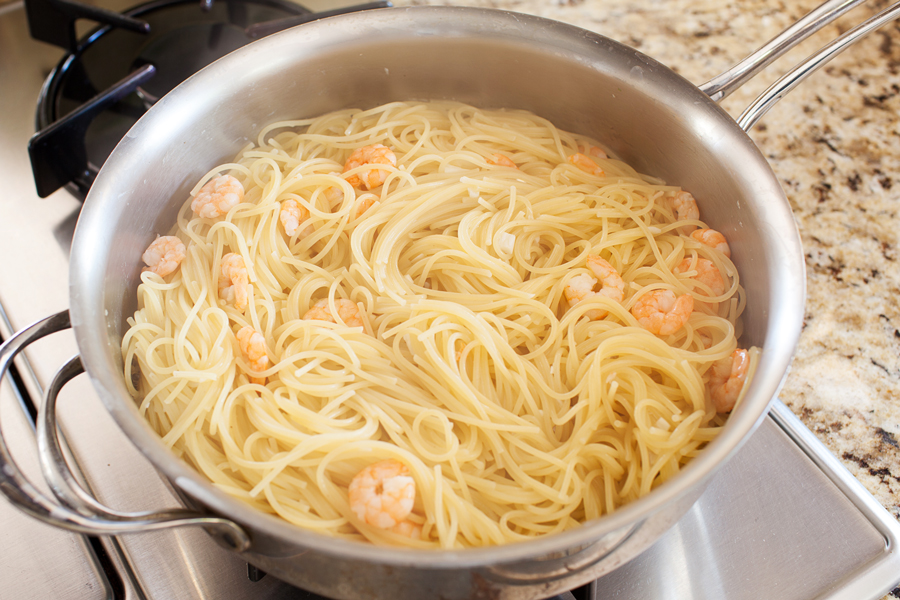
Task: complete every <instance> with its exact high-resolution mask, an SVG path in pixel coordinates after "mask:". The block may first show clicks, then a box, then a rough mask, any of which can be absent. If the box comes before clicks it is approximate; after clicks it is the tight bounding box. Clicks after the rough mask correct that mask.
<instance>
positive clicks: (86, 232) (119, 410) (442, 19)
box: [69, 6, 805, 569]
mask: <svg viewBox="0 0 900 600" xmlns="http://www.w3.org/2000/svg"><path fill="white" fill-rule="evenodd" d="M397 18H401V19H402V18H409V19H413V18H417V19H419V20H420V21H422V22H425V23H429V24H432V25H434V24H443V25H446V26H449V27H450V28H451V29H452V28H453V27H456V26H455V25H452V24H454V23H458V22H467V23H469V22H474V21H477V22H479V23H482V25H481V26H482V27H488V26H497V27H499V28H502V30H503V31H504V32H505V33H506V34H507V35H514V34H515V32H518V34H519V35H520V36H523V37H519V38H517V39H516V40H514V41H518V42H519V43H520V44H521V43H539V44H544V45H546V46H547V47H548V48H566V49H568V48H572V47H575V48H577V49H578V50H579V51H580V52H582V53H583V58H582V60H583V61H586V62H590V64H591V65H597V66H599V65H600V63H601V62H602V61H604V60H609V59H608V58H604V57H606V56H607V55H609V54H611V53H612V54H613V55H615V56H616V57H619V56H624V55H628V56H629V57H630V58H631V59H632V60H637V61H639V62H640V63H641V64H642V65H645V73H644V74H643V77H644V78H647V77H649V76H650V75H652V77H654V78H655V80H657V79H660V78H661V79H663V80H664V81H665V83H666V85H668V86H673V90H674V92H675V93H677V94H688V95H691V96H692V97H693V98H694V102H695V103H696V104H697V105H699V106H701V107H702V108H700V109H698V110H704V111H706V112H707V113H709V115H710V116H709V118H711V119H713V120H714V121H715V122H716V124H717V125H718V126H722V127H726V128H729V129H732V130H733V132H734V133H735V134H738V133H739V134H740V136H742V141H743V143H742V144H741V145H739V146H738V147H736V148H734V149H733V151H734V152H737V153H739V154H741V158H742V159H744V158H745V159H746V160H747V161H749V163H752V165H751V166H752V168H753V169H754V170H755V169H758V168H759V167H763V168H764V169H765V170H766V171H767V172H768V175H769V177H768V181H762V182H759V183H758V184H755V189H756V190H757V191H758V193H759V194H762V195H764V196H763V197H765V198H766V200H765V203H766V207H767V208H766V211H767V212H773V213H777V214H776V216H777V218H776V219H770V221H771V222H770V223H768V224H769V225H770V227H769V228H768V229H767V230H766V231H765V232H764V233H763V235H764V237H765V239H766V240H767V241H768V242H770V245H769V247H767V248H766V249H765V251H766V252H767V253H769V254H772V257H771V261H772V265H773V266H772V267H770V271H771V269H773V268H774V269H781V270H783V271H785V272H786V273H788V274H790V275H792V276H793V278H794V279H795V280H794V281H788V282H787V283H786V284H785V285H784V286H783V287H779V286H775V285H773V286H772V289H771V290H770V293H769V301H770V306H774V305H775V303H778V305H779V306H780V309H779V310H778V311H774V310H772V311H769V314H768V315H767V327H766V332H767V333H766V341H767V343H768V344H769V345H767V346H764V348H765V351H764V352H763V353H762V355H761V361H760V368H759V369H758V371H757V374H756V376H755V377H754V379H753V380H752V381H751V383H750V389H748V390H747V393H746V395H745V398H744V402H743V403H742V405H741V406H739V407H738V408H737V409H736V410H735V412H734V413H733V414H732V416H731V417H730V418H729V424H728V426H726V427H725V428H724V429H723V430H722V432H721V433H720V434H719V435H718V436H717V437H716V438H715V439H714V440H713V441H712V442H710V443H709V444H708V445H707V447H706V449H705V450H704V451H703V452H702V453H701V454H700V455H699V456H697V457H696V458H694V459H693V460H692V461H691V462H690V463H689V464H688V465H687V467H685V468H684V469H683V470H682V472H681V473H679V474H678V475H677V476H676V477H674V478H672V479H671V480H669V481H667V482H666V483H665V484H663V485H661V486H660V487H658V488H656V489H655V490H653V491H652V492H651V493H650V494H648V495H647V496H645V497H643V498H640V499H638V500H636V501H634V502H631V503H629V504H627V505H625V506H623V507H621V508H619V509H617V510H616V511H614V512H613V513H611V514H609V515H606V516H604V517H601V518H599V519H596V520H594V521H588V522H586V523H584V524H583V525H582V526H581V527H578V528H576V529H572V530H568V531H565V532H561V533H557V534H552V535H546V536H542V537H539V538H535V539H533V540H528V541H522V542H514V543H509V544H504V545H500V546H488V547H481V548H466V549H461V550H437V549H436V550H429V551H426V552H423V551H422V550H413V549H404V548H394V547H384V546H375V545H373V544H371V543H364V542H356V541H350V540H343V539H338V538H334V537H330V536H327V535H325V534H320V533H316V532H314V531H310V530H306V529H303V528H301V527H299V526H296V525H293V524H291V523H288V522H287V521H284V520H282V519H280V518H278V517H275V516H272V515H268V514H265V513H262V512H259V511H257V510H256V509H253V508H252V507H250V506H249V505H247V504H244V503H243V502H242V501H240V500H238V499H236V498H233V497H231V496H229V495H227V494H226V493H225V492H222V491H220V490H218V489H217V488H215V487H214V486H213V485H212V484H211V483H210V482H209V481H208V480H207V479H206V478H205V477H203V476H202V475H200V474H199V473H198V472H197V471H194V470H193V469H192V468H191V467H189V466H187V464H186V463H184V462H182V461H181V460H180V459H178V458H176V457H175V456H174V455H173V454H172V453H171V452H170V451H169V450H168V449H166V448H165V447H164V446H163V444H162V443H161V441H160V438H159V436H158V435H157V434H156V433H155V432H153V431H152V430H151V429H150V427H149V425H147V424H146V422H145V421H144V420H143V419H142V418H141V417H140V416H139V415H138V414H137V409H136V407H135V404H134V401H133V400H132V398H131V397H130V396H129V395H128V393H127V391H126V390H125V387H124V385H123V383H122V379H123V377H122V373H117V372H115V371H114V370H113V369H111V368H110V367H111V365H112V364H114V363H115V361H110V360H109V359H108V358H109V356H110V354H111V353H116V352H118V351H119V349H118V348H119V344H118V343H119V341H120V340H117V339H114V338H111V337H110V332H109V330H108V328H107V323H106V317H105V316H104V310H103V309H104V307H105V305H104V302H103V300H104V296H103V293H102V290H100V289H99V288H98V289H92V288H91V282H97V281H105V279H104V276H103V267H104V266H105V261H106V260H108V255H107V256H103V257H102V260H97V254H96V249H95V247H96V244H95V243H94V241H93V240H94V239H95V238H96V237H97V235H98V234H100V237H102V234H103V229H104V225H105V220H104V214H105V212H106V208H107V207H109V206H111V205H112V204H114V203H116V202H117V201H119V195H121V194H119V195H117V194H115V193H114V190H115V189H116V177H115V176H114V174H116V173H128V172H129V169H131V168H132V167H133V165H135V164H137V163H139V162H140V160H141V159H140V156H139V155H140V152H139V151H138V150H136V149H135V148H136V147H138V146H139V144H140V141H139V140H140V138H141V137H142V136H145V135H148V132H151V131H153V130H154V129H159V128H160V127H162V126H163V124H164V123H165V122H166V119H169V118H172V116H173V115H174V113H175V109H174V108H172V107H176V106H178V104H179V103H181V102H185V98H190V97H191V96H192V95H193V94H194V93H195V92H197V91H199V90H201V89H203V88H204V87H205V86H208V85H210V82H214V81H217V80H219V79H221V78H223V77H225V78H226V79H227V78H228V77H230V76H229V75H228V73H229V72H233V68H234V65H236V64H240V63H241V62H242V61H243V62H246V61H248V60H252V59H253V58H254V57H257V56H264V55H265V56H268V55H272V54H277V55H280V57H278V58H276V59H274V60H275V61H276V62H278V63H279V64H280V63H282V62H283V63H285V64H286V63H287V62H288V61H289V60H290V59H289V58H286V56H289V55H304V54H309V53H310V52H312V53H315V52H316V51H323V50H322V49H321V48H318V47H316V46H315V44H316V41H317V40H319V39H320V38H322V39H323V38H325V37H326V33H327V35H328V36H329V42H331V41H332V40H331V38H333V36H335V31H336V30H339V29H340V30H341V31H342V34H341V35H342V36H343V37H344V39H345V41H346V42H347V43H353V41H354V39H355V38H356V37H357V36H358V32H359V30H360V29H368V28H378V27H381V26H383V25H388V26H396V24H393V25H392V21H393V20H396V19H397ZM341 28H342V29H341ZM454 31H456V30H454ZM526 38H527V39H526ZM276 49H277V53H275V52H273V51H275V50H276ZM598 49H602V50H603V52H602V53H600V52H597V50H598ZM592 50H593V52H592ZM648 74H649V75H648ZM635 85H641V83H636V84H635ZM760 203H761V204H762V201H760ZM779 261H780V262H779ZM804 272H805V266H804V261H803V255H802V250H801V245H800V239H799V233H798V231H797V228H796V225H794V221H793V217H792V214H791V211H790V206H789V204H788V202H787V199H786V198H785V196H784V193H783V191H782V190H781V187H780V185H779V184H778V182H777V180H776V178H775V176H774V174H772V171H771V167H770V166H769V165H768V163H767V162H766V160H765V158H764V157H763V156H762V154H761V153H760V152H759V150H758V149H757V148H756V146H755V144H754V143H753V142H752V141H751V140H750V138H749V137H748V136H747V135H746V134H745V133H744V132H743V131H742V130H741V129H740V128H739V127H738V126H737V124H736V123H735V122H734V120H733V119H732V117H731V116H729V115H728V114H727V113H725V112H724V110H722V109H721V108H720V107H719V106H718V105H717V104H716V103H715V102H713V101H712V100H711V99H710V98H709V97H708V96H706V95H705V94H704V93H703V92H701V91H700V90H699V89H698V88H697V87H696V86H695V85H693V84H692V83H690V82H688V81H687V80H685V79H683V78H682V77H680V76H679V75H677V74H675V73H674V72H672V71H671V70H670V69H669V68H668V67H665V66H664V65H662V64H661V63H659V62H658V61H656V60H654V59H652V58H650V57H647V56H645V55H643V54H642V53H640V52H638V51H636V50H634V49H632V48H629V47H627V46H625V45H623V44H620V43H618V42H615V41H613V40H610V39H608V38H606V37H604V36H602V35H600V34H596V33H592V32H589V31H586V30H583V29H580V28H578V27H575V26H572V25H568V24H564V23H561V22H557V21H550V20H548V19H544V18H541V17H535V16H531V15H525V14H519V13H513V12H509V11H503V10H497V9H485V8H469V7H430V6H419V7H409V8H391V9H379V10H378V11H367V12H366V13H364V14H349V15H342V16H338V17H331V18H328V19H323V20H321V21H317V22H313V23H309V24H305V25H302V26H300V27H297V28H293V29H289V30H286V31H283V32H280V33H278V34H274V35H271V36H268V37H266V38H263V39H261V40H259V41H256V42H254V43H253V44H250V45H249V46H245V47H244V48H241V49H238V50H236V51H235V52H233V53H231V54H229V55H228V56H226V57H224V58H222V59H220V60H218V61H216V62H215V63H213V64H211V65H210V66H208V67H206V68H205V69H203V70H201V71H200V72H198V73H197V74H195V75H194V76H192V77H191V78H189V79H188V80H187V81H185V82H184V83H182V84H181V85H179V86H178V87H177V88H176V89H175V90H173V91H172V92H170V93H169V94H168V95H167V96H166V97H165V98H163V99H162V100H161V101H160V102H159V103H157V105H156V106H154V108H153V109H151V110H150V111H149V112H148V113H146V114H145V115H144V116H143V117H142V118H141V119H140V121H138V123H137V124H136V125H135V126H134V127H133V128H132V130H131V131H130V132H129V134H128V135H127V136H126V138H124V139H123V140H122V142H120V144H119V146H117V148H116V150H114V151H113V153H112V155H111V156H110V158H109V160H108V161H107V163H106V165H104V167H103V169H102V170H101V172H100V175H99V176H98V177H97V179H96V181H95V183H94V186H93V187H92V189H91V191H90V193H89V194H88V197H87V199H86V201H85V204H84V208H83V210H82V213H81V217H80V218H79V222H78V225H77V227H76V230H75V235H74V239H73V242H72V254H71V262H70V273H69V285H70V302H71V309H70V312H71V315H72V324H73V328H74V331H75V336H76V340H77V343H78V347H79V349H80V351H81V353H82V360H83V362H84V365H85V368H86V370H87V372H88V374H89V376H90V378H91V380H92V382H93V384H94V387H95V388H96V390H97V392H98V395H99V396H100V398H101V401H102V402H103V403H104V405H105V406H106V408H107V410H108V411H109V412H110V413H111V414H112V416H113V418H114V419H115V421H116V422H117V424H118V425H119V427H120V428H121V429H122V430H123V431H124V432H125V433H126V434H127V435H128V437H129V438H130V439H131V440H132V442H133V443H134V444H135V445H136V446H137V447H138V449H139V450H140V451H141V452H142V453H143V454H144V455H145V456H146V457H147V458H148V459H149V460H150V461H151V462H152V464H153V465H154V466H155V467H156V468H157V469H159V470H160V471H162V473H164V474H165V475H166V477H168V479H169V480H170V481H171V482H172V483H173V484H174V486H175V487H176V488H178V489H180V490H182V491H184V492H185V493H186V494H187V495H188V496H190V497H191V498H193V499H194V500H195V501H197V502H198V503H200V504H202V505H203V506H204V507H206V508H209V509H211V510H212V511H213V512H215V513H217V514H219V515H223V516H226V517H228V518H233V519H234V520H235V521H236V522H238V523H239V524H241V525H242V526H249V532H250V534H251V536H252V535H253V532H254V531H260V532H262V533H265V534H266V535H268V536H272V537H274V538H276V539H279V540H283V541H284V542H287V543H290V544H298V545H301V546H303V547H309V548H315V549H316V550H317V551H321V552H325V553H329V554H333V555H340V556H342V557H352V558H357V559H362V560H365V561H369V562H375V563H379V564H385V565H409V566H415V567H421V568H451V569H454V568H460V567H466V566H484V565H486V564H497V563H505V562H510V561H515V560H521V559H523V558H534V557H536V556H543V555H548V554H552V553H557V552H564V551H566V550H569V549H571V548H573V547H579V546H584V545H586V544H590V543H591V542H595V541H597V540H598V539H599V538H601V537H602V536H604V535H606V534H609V533H611V532H613V531H616V530H620V529H622V528H624V527H628V526H632V525H636V524H640V523H641V522H643V521H644V520H646V519H647V518H649V517H650V516H651V515H653V514H654V513H655V512H657V511H658V510H659V509H660V508H662V507H663V506H665V505H667V504H669V503H672V502H675V501H677V500H678V499H679V498H682V497H684V496H685V495H686V494H688V493H689V492H690V491H691V490H694V489H695V488H696V487H698V486H701V485H704V484H705V482H707V481H708V480H709V478H710V477H712V476H713V475H714V473H715V472H716V471H717V470H718V468H721V466H722V465H723V464H724V463H725V462H726V461H727V459H728V458H730V457H731V456H732V455H733V454H734V453H735V452H737V450H738V449H739V447H740V446H741V445H742V443H743V442H744V441H745V440H746V439H747V438H748V437H749V436H750V434H751V433H752V431H753V430H754V429H755V428H756V427H757V426H758V425H759V423H761V422H762V419H763V418H764V417H765V415H766V412H767V410H768V407H769V406H770V404H771V402H772V401H773V400H774V399H775V396H776V394H777V392H778V390H779V389H780V387H781V384H782V383H783V381H784V378H785V377H786V375H787V372H788V368H789V364H790V360H791V357H792V356H793V353H794V350H795V348H796V345H797V343H798V340H799V335H800V331H801V324H802V317H803V310H804V304H805V276H804ZM132 293H133V292H132ZM125 316H128V315H125ZM773 331H777V332H778V336H777V341H778V343H777V344H776V343H774V340H773V337H774V336H773V335H772V332H773ZM764 367H765V368H764ZM251 552H252V548H251Z"/></svg>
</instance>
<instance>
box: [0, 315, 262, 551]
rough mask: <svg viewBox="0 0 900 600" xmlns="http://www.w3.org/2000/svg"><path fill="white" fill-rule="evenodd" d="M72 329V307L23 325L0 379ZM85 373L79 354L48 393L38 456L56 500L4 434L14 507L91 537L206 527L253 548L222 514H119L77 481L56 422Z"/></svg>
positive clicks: (236, 546) (2, 489)
mask: <svg viewBox="0 0 900 600" xmlns="http://www.w3.org/2000/svg"><path fill="white" fill-rule="evenodd" d="M69 327H71V323H70V321H69V313H68V311H63V312H60V313H57V314H55V315H53V316H50V317H47V318H46V319H42V320H40V321H38V322H36V323H34V324H33V325H30V326H28V327H26V328H25V329H22V330H21V331H19V332H17V333H16V334H15V335H13V336H12V337H11V338H9V340H7V341H6V342H5V343H4V344H3V345H2V346H0V381H2V380H3V377H4V376H5V375H6V373H7V371H8V370H9V367H10V365H11V364H12V361H13V359H14V358H15V357H16V355H18V354H19V352H21V351H22V350H24V349H25V347H26V346H28V345H29V344H31V343H32V342H35V341H37V340H39V339H41V338H43V337H45V336H47V335H49V334H51V333H56V332H58V331H62V330H64V329H68V328H69ZM83 372H84V369H83V367H82V365H81V359H80V358H79V357H77V356H76V357H75V358H73V359H72V360H70V361H69V362H68V363H66V365H65V366H64V367H63V368H62V369H60V370H59V372H57V374H56V376H55V377H54V378H53V381H52V382H51V384H50V386H49V388H48V389H47V391H46V393H45V398H44V404H43V407H42V408H41V411H40V414H39V417H38V424H37V437H38V454H39V458H40V462H41V469H42V471H43V473H44V478H45V479H46V480H47V483H48V484H49V485H50V488H51V490H52V492H53V494H54V496H55V497H56V501H54V500H53V499H51V498H49V497H48V496H46V495H44V494H43V493H41V492H40V491H39V490H38V489H37V488H35V487H34V486H33V485H32V484H31V483H30V482H29V481H28V480H27V479H26V478H25V477H24V476H23V474H22V472H21V470H20V469H19V467H18V466H17V465H16V463H15V461H14V460H13V458H12V456H11V455H10V453H9V448H8V447H7V445H6V441H5V440H4V439H3V436H2V435H0V493H2V494H3V496H5V497H6V499H7V500H9V501H10V502H11V503H12V504H13V505H14V506H16V507H17V508H19V509H20V510H22V511H23V512H25V513H27V514H29V515H31V516H32V517H34V518H36V519H39V520H41V521H43V522H45V523H48V524H50V525H54V526H56V527H60V528H62V529H67V530H69V531H74V532H77V533H85V534H89V535H119V534H124V533H138V532H144V531H158V530H160V529H168V528H171V527H181V526H188V525H194V526H200V527H203V528H204V529H206V530H207V531H208V532H209V533H211V534H214V535H215V537H216V538H217V539H218V540H220V541H221V542H223V543H224V544H225V545H226V546H228V547H229V548H231V549H233V550H236V551H239V552H240V551H243V550H246V549H247V548H249V547H250V538H249V536H248V535H247V533H246V532H245V531H244V529H243V528H242V527H241V526H240V525H238V524H237V523H234V522H233V521H230V520H228V519H223V518H220V517H211V516H207V515H204V514H202V513H199V512H197V511H192V510H188V509H183V508H178V509H169V510H162V511H155V512H134V513H129V512H119V511H115V510H112V509H110V508H107V507H105V506H103V505H102V504H101V503H100V502H98V501H97V500H96V499H95V498H93V497H92V496H91V495H90V494H89V493H88V492H87V491H85V490H84V488H83V487H81V485H80V484H79V483H78V482H77V480H76V478H75V476H74V475H73V474H72V472H71V471H70V470H69V467H68V465H67V464H66V461H65V458H64V457H63V452H62V448H61V445H60V442H59V438H58V430H57V426H56V397H57V395H58V394H59V391H60V389H62V387H63V386H64V385H65V384H66V383H67V382H68V381H70V380H71V379H72V378H73V377H75V376H77V375H79V374H81V373H83Z"/></svg>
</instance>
